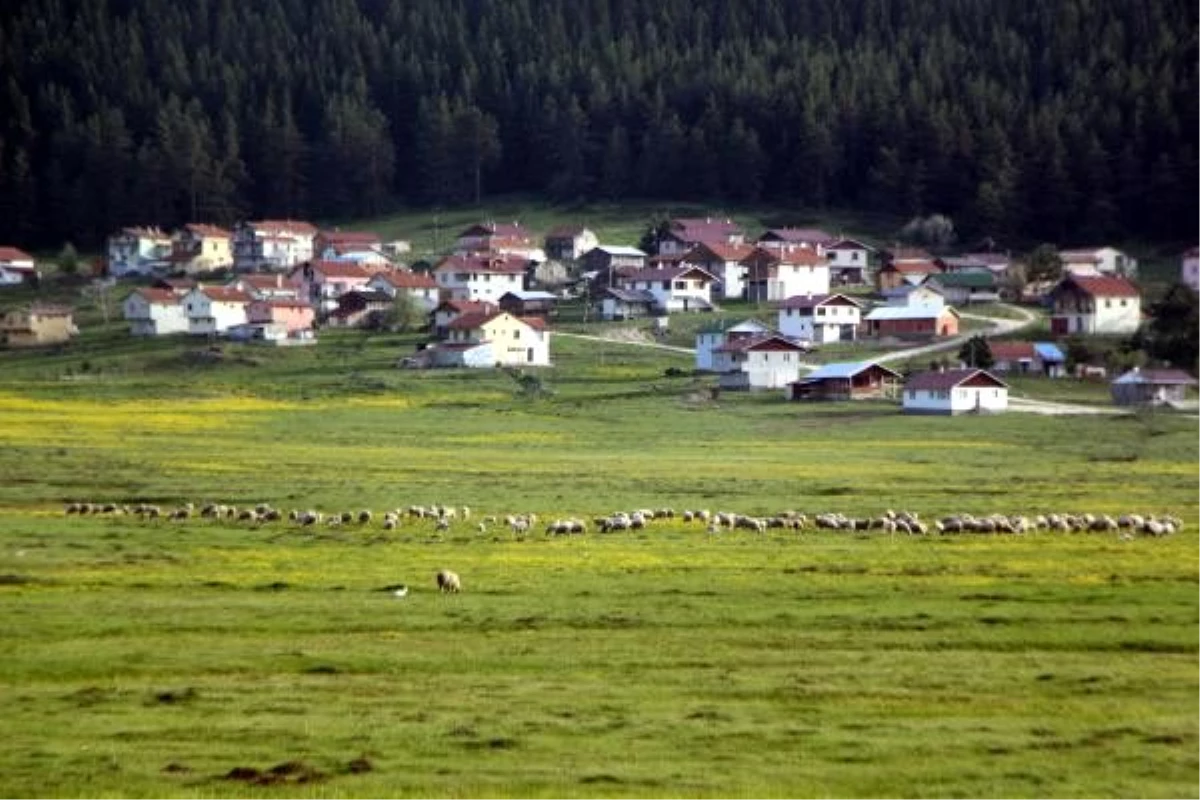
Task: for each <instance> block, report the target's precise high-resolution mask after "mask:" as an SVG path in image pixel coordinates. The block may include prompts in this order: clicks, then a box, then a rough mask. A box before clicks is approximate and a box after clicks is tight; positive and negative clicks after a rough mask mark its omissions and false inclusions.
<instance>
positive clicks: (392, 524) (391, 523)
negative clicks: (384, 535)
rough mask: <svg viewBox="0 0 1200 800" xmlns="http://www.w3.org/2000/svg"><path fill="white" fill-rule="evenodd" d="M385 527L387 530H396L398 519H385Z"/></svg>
mask: <svg viewBox="0 0 1200 800" xmlns="http://www.w3.org/2000/svg"><path fill="white" fill-rule="evenodd" d="M383 529H384V530H385V531H394V530H396V520H394V519H385V520H384V521H383Z"/></svg>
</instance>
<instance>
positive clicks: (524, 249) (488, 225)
mask: <svg viewBox="0 0 1200 800" xmlns="http://www.w3.org/2000/svg"><path fill="white" fill-rule="evenodd" d="M473 253H498V254H500V255H510V256H519V257H522V258H525V259H532V260H534V261H545V260H546V252H545V251H544V250H542V248H541V247H540V246H539V245H538V243H537V242H536V241H534V238H533V234H531V233H530V232H529V231H528V230H527V229H526V228H525V226H523V225H522V224H521V223H519V222H490V221H489V222H480V223H476V224H475V225H471V226H470V227H468V228H466V229H465V230H464V231H463V232H462V233H460V234H459V235H458V239H457V240H456V241H455V244H454V254H455V255H461V256H466V255H471V254H473Z"/></svg>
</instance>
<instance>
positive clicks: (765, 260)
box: [742, 247, 829, 302]
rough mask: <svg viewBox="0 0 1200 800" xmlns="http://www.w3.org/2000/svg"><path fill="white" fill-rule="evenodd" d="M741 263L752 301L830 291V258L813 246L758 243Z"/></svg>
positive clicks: (779, 299)
mask: <svg viewBox="0 0 1200 800" xmlns="http://www.w3.org/2000/svg"><path fill="white" fill-rule="evenodd" d="M742 264H744V265H745V266H746V299H747V300H750V301H751V302H763V301H766V302H778V301H782V300H786V299H787V298H789V297H796V296H798V295H806V294H829V259H827V258H826V257H825V256H823V255H819V254H818V253H817V252H816V251H815V250H812V249H810V248H807V247H801V248H797V249H795V250H788V251H774V250H766V249H763V248H761V247H759V248H756V249H755V250H754V252H752V253H751V254H750V255H748V256H746V258H744V259H743V260H742Z"/></svg>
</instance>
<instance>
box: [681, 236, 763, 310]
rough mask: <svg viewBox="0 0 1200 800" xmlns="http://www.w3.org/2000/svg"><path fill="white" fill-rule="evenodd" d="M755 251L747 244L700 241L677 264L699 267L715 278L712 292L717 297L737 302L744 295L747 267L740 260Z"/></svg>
mask: <svg viewBox="0 0 1200 800" xmlns="http://www.w3.org/2000/svg"><path fill="white" fill-rule="evenodd" d="M752 252H754V246H753V245H749V244H723V243H720V242H712V243H709V242H701V243H700V244H698V245H696V246H695V247H693V248H692V249H691V250H689V251H688V252H687V253H686V254H684V256H683V259H682V260H681V262H680V263H683V264H691V265H693V266H697V267H700V269H702V270H704V271H706V272H708V273H709V274H710V275H712V276H713V277H715V278H716V280H715V282H714V283H713V287H712V293H713V294H714V295H715V296H716V297H722V298H726V299H728V298H733V299H736V300H740V299H741V298H743V297H745V295H746V282H745V279H746V265H745V264H743V263H742V260H743V259H745V258H746V256H748V255H750V254H751V253H752Z"/></svg>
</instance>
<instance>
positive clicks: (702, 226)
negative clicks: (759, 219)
mask: <svg viewBox="0 0 1200 800" xmlns="http://www.w3.org/2000/svg"><path fill="white" fill-rule="evenodd" d="M745 241H746V234H745V233H744V232H743V231H742V228H741V226H739V225H738V224H737V223H736V222H734V221H733V220H731V219H713V218H712V217H680V218H679V219H673V220H671V221H670V222H669V223H668V224H667V229H666V230H665V231H662V232H661V234H660V235H659V237H658V253H659V255H667V256H669V255H683V254H684V253H686V252H687V251H689V250H691V249H692V248H693V247H695V246H696V245H698V244H744V243H745Z"/></svg>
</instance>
